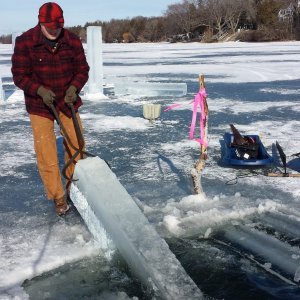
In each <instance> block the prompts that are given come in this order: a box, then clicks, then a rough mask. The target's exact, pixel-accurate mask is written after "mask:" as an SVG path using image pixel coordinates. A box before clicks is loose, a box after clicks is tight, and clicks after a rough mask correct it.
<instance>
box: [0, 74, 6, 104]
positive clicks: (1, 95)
mask: <svg viewBox="0 0 300 300" xmlns="http://www.w3.org/2000/svg"><path fill="white" fill-rule="evenodd" d="M4 100H5V96H4V90H3V85H2V78H1V77H0V101H4Z"/></svg>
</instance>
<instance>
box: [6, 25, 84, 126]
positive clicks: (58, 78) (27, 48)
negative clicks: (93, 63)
mask: <svg viewBox="0 0 300 300" xmlns="http://www.w3.org/2000/svg"><path fill="white" fill-rule="evenodd" d="M11 71H12V74H13V80H14V83H15V84H16V86H18V87H19V88H20V89H22V90H23V91H24V95H25V104H26V110H27V112H28V113H30V114H33V115H39V116H42V117H46V118H49V119H51V120H54V116H53V114H52V112H51V111H50V109H49V108H48V107H47V106H46V105H45V104H44V103H43V100H42V98H41V97H39V96H38V95H37V90H38V88H39V86H40V85H42V86H44V87H45V88H49V89H51V90H52V91H53V92H54V93H55V94H56V98H55V102H54V105H55V107H56V109H57V110H59V111H62V112H63V113H64V114H66V115H67V116H69V117H71V114H70V109H69V108H68V106H67V105H66V104H65V102H64V97H65V92H66V90H67V88H68V87H69V86H70V85H74V86H75V87H76V88H77V92H78V93H79V91H80V90H81V89H82V88H83V86H84V85H85V83H86V82H87V80H88V72H89V66H88V64H87V61H86V57H85V54H84V49H83V46H82V43H81V41H80V39H79V38H78V37H77V36H76V35H75V34H73V33H71V32H70V31H68V30H67V29H62V32H61V35H60V37H59V39H58V43H57V45H56V49H55V50H54V51H53V50H52V49H51V47H50V46H49V45H48V44H47V43H46V41H45V37H44V36H43V34H42V32H41V29H40V25H37V26H36V27H34V28H31V29H29V30H28V31H26V32H25V33H23V34H22V35H21V36H19V37H17V39H16V43H15V50H14V54H13V56H12V68H11ZM81 105H82V101H81V99H80V97H79V96H78V99H77V100H76V102H75V103H74V107H75V109H76V110H77V109H78V107H79V106H81Z"/></svg>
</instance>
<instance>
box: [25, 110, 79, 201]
mask: <svg viewBox="0 0 300 300" xmlns="http://www.w3.org/2000/svg"><path fill="white" fill-rule="evenodd" d="M29 117H30V122H31V127H32V133H33V139H34V149H35V153H36V159H37V166H38V169H39V173H40V176H41V178H42V181H43V184H44V187H45V190H46V194H47V198H48V199H49V200H50V199H59V198H61V197H63V196H64V194H65V191H64V186H63V183H62V178H61V173H60V169H59V161H58V156H57V147H56V136H55V132H54V121H52V120H50V119H48V118H44V117H40V116H36V115H31V114H30V115H29ZM76 117H77V120H78V123H79V126H80V128H81V131H82V125H81V120H80V117H79V114H78V113H77V114H76ZM59 118H60V120H61V122H62V124H63V126H64V127H65V129H66V131H67V133H68V135H69V138H70V140H71V143H72V144H73V145H74V146H75V147H76V148H78V141H77V137H76V133H75V129H74V124H73V121H72V118H68V117H67V116H65V115H64V114H63V113H61V112H59ZM66 142H67V141H65V143H66ZM66 145H67V144H66ZM67 146H68V145H67ZM64 148H65V147H64ZM64 150H65V154H64V160H65V163H66V162H68V161H69V160H70V157H71V156H72V155H73V154H74V153H75V150H74V149H72V147H70V146H69V147H67V149H66V148H65V149H64ZM79 158H80V155H79V156H78V157H76V161H77V160H78V159H79ZM74 167H75V166H74V164H71V165H70V166H69V167H68V169H67V170H66V175H67V177H69V178H71V176H72V175H73V172H74Z"/></svg>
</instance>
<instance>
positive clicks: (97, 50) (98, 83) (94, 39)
mask: <svg viewBox="0 0 300 300" xmlns="http://www.w3.org/2000/svg"><path fill="white" fill-rule="evenodd" d="M87 61H88V64H89V66H90V71H89V80H88V83H87V86H88V94H90V95H93V94H103V59H102V28H101V27H100V26H88V27H87Z"/></svg>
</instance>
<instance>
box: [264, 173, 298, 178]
mask: <svg viewBox="0 0 300 300" xmlns="http://www.w3.org/2000/svg"><path fill="white" fill-rule="evenodd" d="M268 176H269V177H300V174H292V173H268Z"/></svg>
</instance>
